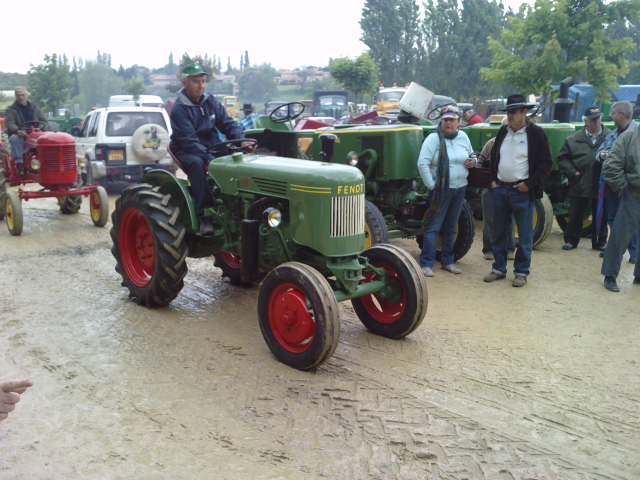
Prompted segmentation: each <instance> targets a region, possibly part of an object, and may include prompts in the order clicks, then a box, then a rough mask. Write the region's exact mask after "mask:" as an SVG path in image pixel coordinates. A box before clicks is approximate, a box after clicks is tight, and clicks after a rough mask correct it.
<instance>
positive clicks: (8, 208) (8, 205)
mask: <svg viewBox="0 0 640 480" xmlns="http://www.w3.org/2000/svg"><path fill="white" fill-rule="evenodd" d="M4 214H5V217H7V226H8V227H9V230H13V227H14V226H15V225H14V221H13V207H12V206H11V200H9V199H8V198H7V199H6V200H5V202H4Z"/></svg>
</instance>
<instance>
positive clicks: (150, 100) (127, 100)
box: [109, 95, 164, 107]
mask: <svg viewBox="0 0 640 480" xmlns="http://www.w3.org/2000/svg"><path fill="white" fill-rule="evenodd" d="M134 106H135V107H164V102H163V101H162V98H161V97H159V96H158V95H138V99H137V100H134V98H133V95H111V96H110V97H109V107H134Z"/></svg>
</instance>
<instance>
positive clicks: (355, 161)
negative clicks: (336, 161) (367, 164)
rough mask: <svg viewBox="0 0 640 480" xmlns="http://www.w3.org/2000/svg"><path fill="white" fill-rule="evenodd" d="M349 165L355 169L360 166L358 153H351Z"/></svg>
mask: <svg viewBox="0 0 640 480" xmlns="http://www.w3.org/2000/svg"><path fill="white" fill-rule="evenodd" d="M348 155H349V165H351V166H352V167H355V166H356V165H358V160H359V158H358V154H357V153H356V152H349V154H348Z"/></svg>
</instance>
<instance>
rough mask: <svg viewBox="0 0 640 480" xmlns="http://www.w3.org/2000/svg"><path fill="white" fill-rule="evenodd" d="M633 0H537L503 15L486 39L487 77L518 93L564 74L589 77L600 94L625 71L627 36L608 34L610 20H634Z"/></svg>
mask: <svg viewBox="0 0 640 480" xmlns="http://www.w3.org/2000/svg"><path fill="white" fill-rule="evenodd" d="M639 8H640V4H639V2H638V1H637V0H619V1H617V2H612V3H610V4H605V3H604V2H603V1H602V0H538V1H537V2H536V4H535V6H534V7H532V8H527V7H523V9H522V10H521V15H520V16H512V17H510V18H509V20H508V23H507V26H506V28H505V30H504V31H503V32H502V35H501V36H500V39H499V40H491V41H490V49H491V53H492V56H493V58H492V62H491V66H490V67H487V68H483V69H482V71H481V74H482V76H483V78H485V79H486V80H488V81H493V82H498V83H500V84H502V85H512V86H513V87H514V88H515V89H517V90H519V91H520V92H523V93H531V92H536V93H538V92H540V93H548V92H549V91H550V88H551V84H552V83H557V82H559V81H560V80H562V79H563V78H564V77H567V76H572V77H574V79H575V80H579V81H586V82H589V83H591V84H592V85H593V86H594V87H595V89H596V92H597V95H598V98H599V99H600V100H606V99H607V98H608V96H609V89H615V88H617V85H618V81H619V79H621V78H624V77H625V76H626V75H627V74H628V73H629V60H628V55H629V54H630V53H631V52H633V50H634V45H633V41H632V40H631V38H628V37H627V38H614V35H613V32H615V30H616V26H619V25H625V24H627V23H628V22H629V21H634V20H637V16H638V9H639Z"/></svg>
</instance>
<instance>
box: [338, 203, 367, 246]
mask: <svg viewBox="0 0 640 480" xmlns="http://www.w3.org/2000/svg"><path fill="white" fill-rule="evenodd" d="M362 234H364V194H362V195H348V196H346V195H345V196H341V197H332V198H331V237H332V238H336V237H350V236H353V235H362Z"/></svg>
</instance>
